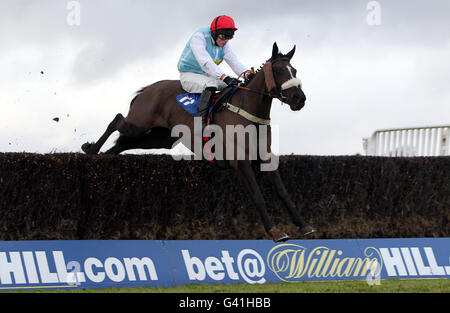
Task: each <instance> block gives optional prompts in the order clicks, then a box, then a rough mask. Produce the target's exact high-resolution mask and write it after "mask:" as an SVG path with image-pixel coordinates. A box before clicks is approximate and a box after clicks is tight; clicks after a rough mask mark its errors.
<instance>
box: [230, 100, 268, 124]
mask: <svg viewBox="0 0 450 313" xmlns="http://www.w3.org/2000/svg"><path fill="white" fill-rule="evenodd" d="M223 105H224V106H225V107H226V108H227V109H228V110H230V111H231V112H234V113H236V114H239V115H240V116H242V117H243V118H245V119H247V120H249V121H251V122H253V123H257V124H261V125H270V119H269V120H265V119H262V118H259V117H257V116H255V115H253V114H251V113H248V112H247V111H245V110H244V109H241V108H238V107H237V106H234V105H232V104H231V103H228V102H224V104H223Z"/></svg>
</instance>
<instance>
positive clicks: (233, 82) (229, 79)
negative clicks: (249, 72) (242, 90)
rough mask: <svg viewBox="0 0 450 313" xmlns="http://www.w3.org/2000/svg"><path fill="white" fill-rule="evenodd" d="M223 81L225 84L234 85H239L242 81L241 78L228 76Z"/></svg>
mask: <svg viewBox="0 0 450 313" xmlns="http://www.w3.org/2000/svg"><path fill="white" fill-rule="evenodd" d="M223 82H224V83H225V84H227V85H228V86H234V85H238V84H239V83H240V81H239V80H237V79H236V78H233V77H230V76H227V77H225V78H224V79H223Z"/></svg>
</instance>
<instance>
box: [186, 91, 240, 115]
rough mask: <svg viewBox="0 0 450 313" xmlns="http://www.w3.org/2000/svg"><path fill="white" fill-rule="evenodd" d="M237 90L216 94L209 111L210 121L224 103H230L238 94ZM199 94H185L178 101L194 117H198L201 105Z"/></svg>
mask: <svg viewBox="0 0 450 313" xmlns="http://www.w3.org/2000/svg"><path fill="white" fill-rule="evenodd" d="M236 90H237V88H234V87H227V88H225V89H224V90H223V91H221V92H219V93H216V94H215V95H214V97H213V100H212V105H211V107H210V109H209V120H210V121H212V116H213V113H214V112H217V111H218V110H219V108H220V107H221V104H222V103H223V102H224V101H228V99H230V98H231V96H232V95H233V94H234V93H235V92H236ZM200 96H201V94H199V93H183V94H180V95H178V96H177V101H178V103H179V104H180V105H181V107H182V108H183V109H185V110H186V112H188V113H189V114H191V115H192V116H198V106H199V103H200Z"/></svg>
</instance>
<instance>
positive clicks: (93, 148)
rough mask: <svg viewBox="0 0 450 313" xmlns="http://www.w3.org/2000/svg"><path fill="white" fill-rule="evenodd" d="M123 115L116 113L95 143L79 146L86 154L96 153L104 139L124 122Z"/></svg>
mask: <svg viewBox="0 0 450 313" xmlns="http://www.w3.org/2000/svg"><path fill="white" fill-rule="evenodd" d="M124 123H125V122H124V117H123V115H122V114H120V113H119V114H117V115H116V117H115V118H114V119H113V120H112V122H111V123H109V125H108V128H107V129H106V131H105V133H104V134H103V135H102V136H101V137H100V139H99V140H98V141H97V142H95V143H89V142H87V143H85V144H83V145H82V146H81V149H82V150H83V151H84V152H85V153H86V154H97V153H98V152H99V151H100V148H101V147H102V146H103V145H104V144H105V142H106V140H108V138H109V136H111V134H112V133H113V132H115V131H116V130H119V128H120V127H121V126H122V125H123V124H124Z"/></svg>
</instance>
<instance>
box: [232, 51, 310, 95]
mask: <svg viewBox="0 0 450 313" xmlns="http://www.w3.org/2000/svg"><path fill="white" fill-rule="evenodd" d="M283 60H284V61H286V60H288V61H289V59H287V58H279V59H276V60H275V61H270V60H269V61H267V62H271V63H272V65H273V64H275V63H276V62H278V61H283ZM245 74H254V71H253V70H248V71H245V72H244V73H242V74H241V75H240V76H239V77H238V78H240V77H241V76H245ZM272 75H273V73H272ZM235 87H236V88H238V89H241V90H245V91H248V92H252V93H256V94H259V95H262V96H266V97H270V98H272V99H278V100H280V101H281V103H283V102H284V101H283V100H284V99H287V98H288V97H287V96H285V95H283V91H285V90H288V89H291V88H294V87H301V81H300V80H299V79H298V78H295V77H292V78H291V79H289V80H287V81H286V82H284V83H283V84H282V85H281V86H280V87H278V86H275V88H276V91H275V92H274V91H273V90H269V91H258V90H253V89H250V88H248V87H244V86H239V85H236V86H235Z"/></svg>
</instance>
